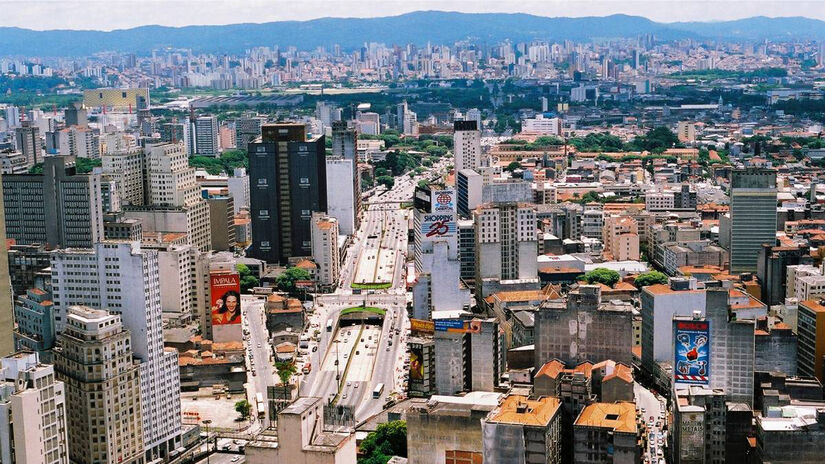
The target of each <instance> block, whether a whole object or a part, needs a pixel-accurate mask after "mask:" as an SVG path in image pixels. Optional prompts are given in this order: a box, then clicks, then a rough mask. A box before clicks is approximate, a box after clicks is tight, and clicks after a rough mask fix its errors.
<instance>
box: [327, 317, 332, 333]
mask: <svg viewBox="0 0 825 464" xmlns="http://www.w3.org/2000/svg"><path fill="white" fill-rule="evenodd" d="M327 332H332V318H329V319H327Z"/></svg>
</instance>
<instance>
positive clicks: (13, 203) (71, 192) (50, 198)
mask: <svg viewBox="0 0 825 464" xmlns="http://www.w3.org/2000/svg"><path fill="white" fill-rule="evenodd" d="M100 188H101V179H100V174H95V173H89V174H78V173H77V170H76V167H75V158H74V157H73V156H50V157H48V158H46V160H45V162H44V166H43V174H7V175H4V176H3V203H4V206H5V225H6V234H7V235H8V238H13V239H15V240H16V241H17V243H19V244H31V243H45V244H46V245H49V246H52V247H89V246H91V244H92V243H95V242H97V241H99V240H102V239H103V210H102V208H103V206H102V202H101V198H102V195H101V190H100Z"/></svg>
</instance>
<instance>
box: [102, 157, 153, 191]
mask: <svg viewBox="0 0 825 464" xmlns="http://www.w3.org/2000/svg"><path fill="white" fill-rule="evenodd" d="M102 162H103V165H102V166H103V174H104V175H106V176H107V177H109V178H110V179H112V180H114V181H115V185H116V186H117V192H118V196H119V198H120V202H121V204H124V205H142V204H143V203H144V201H145V197H144V192H143V164H144V163H143V150H142V149H141V148H137V147H135V148H130V149H127V150H122V151H116V152H113V153H106V154H104V155H103V158H102Z"/></svg>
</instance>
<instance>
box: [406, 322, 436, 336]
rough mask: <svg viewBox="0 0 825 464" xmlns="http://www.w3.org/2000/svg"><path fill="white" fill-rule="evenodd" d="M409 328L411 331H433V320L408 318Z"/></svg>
mask: <svg viewBox="0 0 825 464" xmlns="http://www.w3.org/2000/svg"><path fill="white" fill-rule="evenodd" d="M410 330H412V331H413V332H423V333H433V331H434V330H435V327H434V326H433V321H427V320H424V319H410Z"/></svg>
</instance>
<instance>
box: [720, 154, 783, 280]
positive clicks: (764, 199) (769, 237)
mask: <svg viewBox="0 0 825 464" xmlns="http://www.w3.org/2000/svg"><path fill="white" fill-rule="evenodd" d="M730 221H731V226H730V270H731V272H733V273H740V272H756V270H757V269H756V267H757V266H756V265H757V262H758V260H759V251H760V250H761V249H762V245H763V244H766V243H767V244H769V245H775V244H776V171H775V170H773V169H743V170H736V171H733V172H731V183H730Z"/></svg>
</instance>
